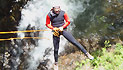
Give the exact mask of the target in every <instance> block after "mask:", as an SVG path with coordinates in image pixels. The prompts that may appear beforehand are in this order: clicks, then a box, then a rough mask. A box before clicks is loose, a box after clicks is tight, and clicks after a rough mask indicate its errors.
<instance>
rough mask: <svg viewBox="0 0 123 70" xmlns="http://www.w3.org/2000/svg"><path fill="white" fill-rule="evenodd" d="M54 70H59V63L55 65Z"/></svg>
mask: <svg viewBox="0 0 123 70" xmlns="http://www.w3.org/2000/svg"><path fill="white" fill-rule="evenodd" d="M54 70H58V62H55V63H54Z"/></svg>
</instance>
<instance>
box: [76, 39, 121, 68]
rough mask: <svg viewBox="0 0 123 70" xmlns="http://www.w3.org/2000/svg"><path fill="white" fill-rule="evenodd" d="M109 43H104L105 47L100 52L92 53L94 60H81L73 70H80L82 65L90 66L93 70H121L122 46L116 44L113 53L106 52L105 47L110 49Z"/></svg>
mask: <svg viewBox="0 0 123 70" xmlns="http://www.w3.org/2000/svg"><path fill="white" fill-rule="evenodd" d="M109 43H110V41H105V42H104V44H105V47H104V48H102V50H100V51H99V50H98V51H96V52H94V53H93V54H94V57H95V59H94V60H92V61H91V60H82V62H81V63H78V65H77V66H78V67H76V69H75V70H80V68H81V67H82V66H83V65H86V64H87V63H90V64H91V67H92V68H93V70H100V68H101V69H102V68H103V69H104V70H123V46H122V45H121V44H119V43H117V44H116V48H115V49H114V51H109V52H108V51H107V49H106V47H111V44H109Z"/></svg>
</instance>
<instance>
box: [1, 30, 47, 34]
mask: <svg viewBox="0 0 123 70" xmlns="http://www.w3.org/2000/svg"><path fill="white" fill-rule="evenodd" d="M40 31H49V30H26V31H10V32H0V34H10V33H21V32H40Z"/></svg>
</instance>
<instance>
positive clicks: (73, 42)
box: [63, 30, 87, 54]
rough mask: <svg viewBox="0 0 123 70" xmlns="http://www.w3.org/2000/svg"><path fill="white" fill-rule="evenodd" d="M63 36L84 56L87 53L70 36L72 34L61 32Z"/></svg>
mask: <svg viewBox="0 0 123 70" xmlns="http://www.w3.org/2000/svg"><path fill="white" fill-rule="evenodd" d="M63 36H64V37H65V38H66V39H67V40H68V41H69V42H71V43H72V44H73V45H75V46H77V47H78V48H79V49H80V50H81V51H82V52H83V53H84V54H86V53H87V51H86V50H85V49H84V47H83V46H82V45H81V44H80V43H79V42H77V41H76V39H75V38H74V37H73V36H72V34H71V33H70V32H68V31H66V30H64V31H63Z"/></svg>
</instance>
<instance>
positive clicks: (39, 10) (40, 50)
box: [18, 0, 85, 70]
mask: <svg viewBox="0 0 123 70" xmlns="http://www.w3.org/2000/svg"><path fill="white" fill-rule="evenodd" d="M54 4H57V5H60V6H61V9H62V10H64V11H66V12H67V13H68V15H69V17H70V20H71V22H73V20H74V18H76V17H77V15H78V14H79V13H80V12H83V11H84V10H85V9H84V8H83V6H82V1H81V2H79V1H77V2H75V1H74V0H71V2H69V1H66V0H32V1H30V2H28V4H27V5H26V6H25V8H24V9H23V10H22V12H21V13H22V16H21V17H22V18H21V21H20V26H19V27H18V30H25V29H26V28H27V26H28V25H29V24H31V26H35V27H36V28H37V29H46V30H48V28H47V27H46V26H45V23H46V22H45V21H46V15H47V14H48V12H49V11H50V9H51V8H52V6H53V5H54ZM70 29H71V28H70ZM49 30H50V29H49ZM40 35H41V37H47V38H49V39H50V40H47V39H41V40H39V41H38V44H39V45H38V47H36V48H34V49H33V50H32V51H31V52H29V54H30V55H31V58H30V59H28V64H29V68H28V70H36V69H37V66H38V65H39V62H40V61H41V60H43V59H47V58H48V59H50V60H51V61H53V62H54V55H53V51H52V52H51V55H50V56H47V57H46V58H43V55H44V51H45V50H46V48H53V43H52V32H51V31H45V32H40ZM18 36H19V37H24V36H25V35H24V33H18ZM61 38H62V39H61V42H60V50H59V53H60V52H61V51H62V50H64V45H65V44H66V43H67V41H66V40H65V39H64V38H63V37H61Z"/></svg>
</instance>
